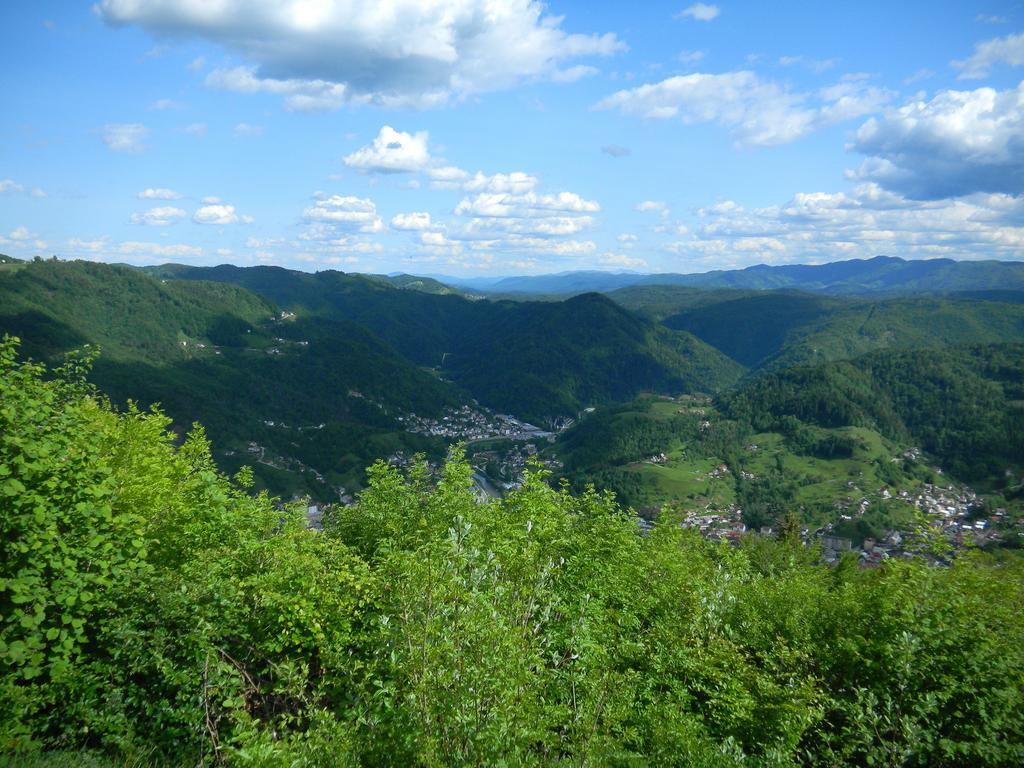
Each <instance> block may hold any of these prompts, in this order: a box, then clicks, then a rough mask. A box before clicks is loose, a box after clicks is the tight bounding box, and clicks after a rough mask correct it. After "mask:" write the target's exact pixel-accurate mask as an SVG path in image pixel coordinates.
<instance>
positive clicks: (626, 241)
mask: <svg viewBox="0 0 1024 768" xmlns="http://www.w3.org/2000/svg"><path fill="white" fill-rule="evenodd" d="M615 239H616V240H618V241H619V242H620V243H622V245H623V246H624V247H625V248H630V247H632V245H633V244H634V243H636V241H637V240H639V239H640V238H638V237H637V236H636V235H632V234H629V233H628V232H624V233H622V234H621V235H618V236H617V237H616V238H615Z"/></svg>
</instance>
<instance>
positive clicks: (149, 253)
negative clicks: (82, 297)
mask: <svg viewBox="0 0 1024 768" xmlns="http://www.w3.org/2000/svg"><path fill="white" fill-rule="evenodd" d="M62 250H63V252H64V253H66V254H67V255H69V256H76V257H80V258H86V259H117V260H119V261H135V262H138V261H142V262H152V261H160V260H166V259H175V260H178V259H194V258H198V257H201V256H202V255H203V249H202V248H201V247H199V246H195V245H188V244H186V243H151V242H144V241H138V240H127V241H123V242H116V241H113V240H111V239H110V238H109V237H106V236H104V237H98V238H93V239H85V238H77V237H73V238H70V239H69V240H68V241H67V242H66V244H65V247H64V248H63V249H62Z"/></svg>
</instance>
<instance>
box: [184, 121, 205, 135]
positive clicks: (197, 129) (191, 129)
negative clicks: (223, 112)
mask: <svg viewBox="0 0 1024 768" xmlns="http://www.w3.org/2000/svg"><path fill="white" fill-rule="evenodd" d="M181 130H182V131H183V132H184V133H187V134H188V135H189V136H205V135H206V123H189V124H188V125H186V126H185V127H184V128H182V129H181Z"/></svg>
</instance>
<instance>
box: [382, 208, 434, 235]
mask: <svg viewBox="0 0 1024 768" xmlns="http://www.w3.org/2000/svg"><path fill="white" fill-rule="evenodd" d="M391 226H392V227H393V228H394V229H411V230H421V229H430V228H431V226H432V225H431V223H430V214H429V213H422V212H419V211H416V212H414V213H399V214H397V215H395V216H394V217H393V218H392V219H391Z"/></svg>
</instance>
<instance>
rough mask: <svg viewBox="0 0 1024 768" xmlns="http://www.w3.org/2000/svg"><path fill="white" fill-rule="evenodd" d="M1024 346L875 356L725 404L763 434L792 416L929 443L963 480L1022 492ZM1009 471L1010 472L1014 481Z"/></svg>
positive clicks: (770, 384) (784, 375) (804, 371)
mask: <svg viewBox="0 0 1024 768" xmlns="http://www.w3.org/2000/svg"><path fill="white" fill-rule="evenodd" d="M1022 402H1024V345H1021V344H997V345H988V346H975V347H958V348H952V349H948V350H904V351H886V352H875V353H872V354H869V355H865V356H863V357H859V358H856V359H854V360H850V361H843V362H836V363H827V364H824V365H819V366H810V367H798V368H791V369H788V370H785V371H781V372H777V373H771V374H766V375H763V376H760V377H757V378H755V379H753V380H752V381H751V382H750V383H748V384H747V385H746V386H744V387H742V388H740V389H739V390H738V391H737V392H735V393H733V394H731V395H728V396H725V397H723V398H722V407H723V409H724V411H725V412H726V413H727V414H728V415H729V416H730V417H732V418H734V419H737V420H740V421H743V422H746V423H749V424H751V425H753V427H754V429H756V430H769V429H780V428H781V427H782V426H783V425H784V424H785V423H786V419H787V417H795V418H796V419H799V420H800V421H803V422H806V423H809V424H816V425H819V426H822V427H841V426H865V427H871V428H873V429H876V430H878V431H879V432H881V433H882V434H884V435H886V436H888V437H890V438H892V439H894V440H898V441H901V442H910V443H914V444H917V445H919V446H920V447H921V448H923V449H924V450H926V451H927V452H928V453H930V454H932V455H933V456H935V457H936V458H937V459H938V460H939V462H940V464H941V465H942V467H943V468H944V469H946V470H948V471H949V472H950V474H952V475H953V476H954V477H957V478H960V479H963V480H967V481H972V482H981V483H983V484H986V485H988V486H991V487H995V488H1001V487H1004V486H1006V485H1007V483H1009V484H1010V486H1014V485H1015V484H1016V483H1018V482H1019V481H1018V480H1016V479H1015V478H1016V473H1017V471H1018V470H1019V469H1020V467H1021V465H1022V464H1024V408H1022V407H1021V404H1022ZM1007 470H1010V472H1009V477H1008V476H1007Z"/></svg>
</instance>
